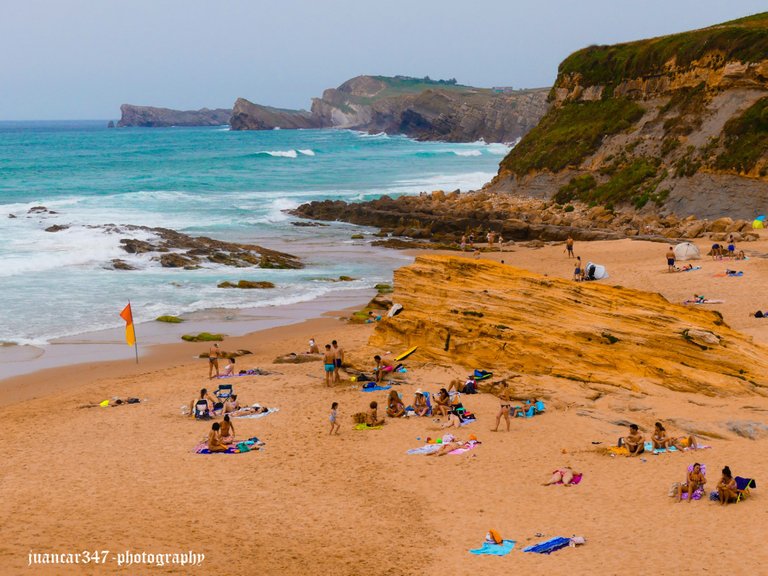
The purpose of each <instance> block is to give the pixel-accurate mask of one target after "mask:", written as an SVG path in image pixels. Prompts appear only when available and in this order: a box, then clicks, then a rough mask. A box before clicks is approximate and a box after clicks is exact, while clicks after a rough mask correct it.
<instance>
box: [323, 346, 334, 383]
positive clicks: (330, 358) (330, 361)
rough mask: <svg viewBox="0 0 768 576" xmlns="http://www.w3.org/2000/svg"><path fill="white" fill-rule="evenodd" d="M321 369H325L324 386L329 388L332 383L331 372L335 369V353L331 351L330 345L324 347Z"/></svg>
mask: <svg viewBox="0 0 768 576" xmlns="http://www.w3.org/2000/svg"><path fill="white" fill-rule="evenodd" d="M323 367H324V369H325V385H326V386H330V385H331V383H332V382H333V371H334V370H335V369H336V353H335V352H334V351H333V350H331V345H330V344H326V345H325V354H323Z"/></svg>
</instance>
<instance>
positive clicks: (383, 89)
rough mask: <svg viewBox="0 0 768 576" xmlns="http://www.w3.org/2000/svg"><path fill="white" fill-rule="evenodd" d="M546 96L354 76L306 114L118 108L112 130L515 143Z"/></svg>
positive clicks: (247, 108)
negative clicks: (331, 132) (338, 131)
mask: <svg viewBox="0 0 768 576" xmlns="http://www.w3.org/2000/svg"><path fill="white" fill-rule="evenodd" d="M548 93H549V89H543V88H541V89H532V90H513V89H512V88H509V87H500V88H474V87H472V86H463V85H461V84H458V83H457V82H456V80H453V79H451V80H432V79H430V78H429V77H426V78H411V77H408V76H394V77H388V76H357V77H355V78H352V79H351V80H347V81H346V82H344V83H343V84H342V85H341V86H339V87H338V88H330V89H328V90H325V92H323V95H322V97H321V98H314V99H313V100H312V109H311V111H307V110H288V109H284V108H273V107H271V106H262V105H260V104H254V103H253V102H249V101H248V100H246V99H244V98H238V99H237V101H236V102H235V105H234V107H233V109H232V110H223V109H218V110H208V109H205V108H204V109H202V110H197V111H177V110H170V109H167V108H153V107H149V106H133V105H130V104H123V106H121V108H120V109H121V112H122V118H121V119H120V122H118V124H117V125H118V126H120V127H123V126H144V127H163V126H217V125H221V124H229V125H230V127H231V128H232V130H273V129H275V128H285V129H295V128H349V129H354V130H362V131H366V132H371V133H378V132H385V133H387V134H405V135H407V136H410V137H412V138H417V139H419V140H442V141H448V142H473V141H476V140H479V139H483V140H485V141H486V142H514V141H515V140H517V139H518V138H520V137H521V136H523V135H524V134H526V133H527V132H528V131H529V130H531V128H533V127H534V126H535V125H536V124H537V123H538V121H539V120H540V119H541V117H542V116H544V114H545V113H546V112H547V109H548V106H549V105H548V104H547V94H548Z"/></svg>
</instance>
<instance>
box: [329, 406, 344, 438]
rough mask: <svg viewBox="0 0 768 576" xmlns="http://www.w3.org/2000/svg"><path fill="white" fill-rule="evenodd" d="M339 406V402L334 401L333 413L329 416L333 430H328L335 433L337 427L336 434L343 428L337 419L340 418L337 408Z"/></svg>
mask: <svg viewBox="0 0 768 576" xmlns="http://www.w3.org/2000/svg"><path fill="white" fill-rule="evenodd" d="M338 408H339V403H338V402H334V403H333V404H331V415H330V416H329V418H328V419H329V420H330V421H331V431H330V432H328V434H333V432H334V428H335V429H336V434H338V433H339V430H340V429H341V424H339V423H338V422H337V421H336V420H337V419H338V414H337V410H338Z"/></svg>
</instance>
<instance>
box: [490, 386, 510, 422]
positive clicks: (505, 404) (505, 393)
mask: <svg viewBox="0 0 768 576" xmlns="http://www.w3.org/2000/svg"><path fill="white" fill-rule="evenodd" d="M511 408H512V403H511V402H510V401H509V385H508V384H507V383H506V382H502V383H501V391H500V392H499V413H498V414H496V426H495V427H494V428H491V432H498V430H499V423H500V422H501V417H502V416H503V417H504V420H506V422H507V432H509V411H510V409H511Z"/></svg>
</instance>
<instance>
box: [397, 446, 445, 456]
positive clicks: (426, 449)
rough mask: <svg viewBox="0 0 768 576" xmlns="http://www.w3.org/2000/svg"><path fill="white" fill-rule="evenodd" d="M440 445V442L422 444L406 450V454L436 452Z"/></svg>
mask: <svg viewBox="0 0 768 576" xmlns="http://www.w3.org/2000/svg"><path fill="white" fill-rule="evenodd" d="M440 447H441V445H440V444H426V445H424V446H420V447H419V448H411V449H410V450H408V451H407V452H406V454H432V452H437V451H438V450H440Z"/></svg>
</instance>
